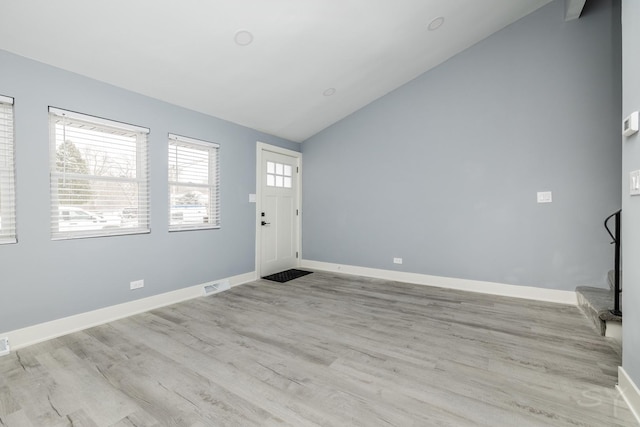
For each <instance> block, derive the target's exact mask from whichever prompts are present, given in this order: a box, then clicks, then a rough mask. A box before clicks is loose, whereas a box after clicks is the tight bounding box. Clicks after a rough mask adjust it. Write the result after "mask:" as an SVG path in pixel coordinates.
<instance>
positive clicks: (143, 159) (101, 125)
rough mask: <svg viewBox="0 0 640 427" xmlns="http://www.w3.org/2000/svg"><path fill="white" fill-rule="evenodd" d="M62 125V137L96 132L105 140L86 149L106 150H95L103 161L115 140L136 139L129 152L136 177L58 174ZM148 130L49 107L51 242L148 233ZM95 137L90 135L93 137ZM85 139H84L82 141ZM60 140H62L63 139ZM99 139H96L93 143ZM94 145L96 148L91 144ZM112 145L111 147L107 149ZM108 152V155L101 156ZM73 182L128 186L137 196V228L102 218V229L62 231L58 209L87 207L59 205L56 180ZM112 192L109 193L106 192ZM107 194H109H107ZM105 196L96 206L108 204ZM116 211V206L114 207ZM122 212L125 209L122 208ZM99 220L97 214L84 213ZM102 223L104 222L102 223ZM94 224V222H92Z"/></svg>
mask: <svg viewBox="0 0 640 427" xmlns="http://www.w3.org/2000/svg"><path fill="white" fill-rule="evenodd" d="M60 122H62V126H63V127H65V128H64V131H63V132H64V134H66V131H67V128H66V127H69V128H70V129H76V130H82V132H85V131H87V130H88V131H89V132H95V133H96V135H98V136H100V137H104V138H105V140H104V141H101V142H100V143H95V141H94V142H89V143H87V145H88V146H90V147H92V148H94V147H98V146H99V145H103V146H105V147H108V148H106V149H105V150H104V151H99V150H97V151H96V152H95V153H97V154H96V155H99V154H103V155H105V158H106V157H107V155H108V154H109V153H108V151H109V150H114V151H115V150H116V149H117V147H114V146H113V145H114V141H115V140H116V139H117V138H119V137H120V138H125V137H128V138H132V139H133V138H135V141H134V143H135V148H134V149H132V150H130V151H131V152H133V153H135V159H133V161H132V163H134V164H135V177H133V178H130V177H126V176H109V175H98V174H92V173H90V171H87V172H86V173H81V172H75V173H68V172H61V171H59V170H58V166H57V149H58V143H59V142H60V139H59V138H58V134H57V126H59V125H60ZM149 133H150V132H149V129H148V128H145V127H141V126H135V125H131V124H128V123H123V122H119V121H116V120H110V119H105V118H101V117H96V116H91V115H88V114H83V113H78V112H74V111H69V110H63V109H60V108H56V107H49V174H50V189H51V190H50V191H51V193H50V196H51V204H50V209H51V213H50V214H51V226H50V227H51V239H52V240H68V239H82V238H92V237H109V236H122V235H130V234H145V233H150V232H151V228H150V220H149V210H150V195H149V187H150V182H149ZM96 135H93V136H94V137H95V136H96ZM77 138H78V140H79V141H83V142H86V141H90V138H88V137H87V136H86V135H85V136H84V137H82V136H80V137H77ZM83 138H84V139H83ZM62 139H65V137H63V138H62ZM97 139H98V138H97V137H96V140H97ZM72 142H73V141H72ZM91 144H95V146H93V145H91ZM109 144H111V147H109ZM104 153H107V154H104ZM67 178H68V179H76V180H79V181H87V182H88V183H92V184H95V183H99V182H100V183H102V185H105V183H106V182H118V183H122V184H129V185H131V186H132V188H135V189H136V194H137V203H136V211H137V216H136V223H135V224H136V225H135V226H130V227H129V226H126V227H125V226H123V225H122V219H121V218H120V224H119V225H113V224H109V222H108V221H107V220H106V219H104V218H102V219H101V220H99V221H98V222H99V225H102V222H104V223H105V225H104V226H103V228H101V229H95V228H94V227H89V228H90V229H82V228H83V227H82V226H81V225H77V224H71V225H70V226H69V229H66V230H61V229H60V227H61V225H60V221H61V219H62V215H61V213H60V209H61V208H63V207H70V208H72V209H75V210H80V211H84V209H85V207H86V206H83V205H74V204H67V205H68V206H66V205H61V204H60V199H59V179H67ZM109 191H111V190H109ZM107 194H109V193H107ZM107 200H108V197H107V196H106V195H102V198H100V199H99V203H105V204H106V202H107ZM115 209H117V207H115ZM123 210H124V208H123ZM86 213H89V214H92V215H95V216H96V217H98V215H97V214H95V213H91V212H86ZM103 220H104V221H103ZM93 222H96V221H93ZM74 225H75V226H76V227H77V229H73V226H74Z"/></svg>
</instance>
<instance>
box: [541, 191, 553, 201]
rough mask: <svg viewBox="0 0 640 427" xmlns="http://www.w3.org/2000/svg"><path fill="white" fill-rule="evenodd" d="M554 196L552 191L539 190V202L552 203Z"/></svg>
mask: <svg viewBox="0 0 640 427" xmlns="http://www.w3.org/2000/svg"><path fill="white" fill-rule="evenodd" d="M551 202H553V196H552V194H551V191H538V203H551Z"/></svg>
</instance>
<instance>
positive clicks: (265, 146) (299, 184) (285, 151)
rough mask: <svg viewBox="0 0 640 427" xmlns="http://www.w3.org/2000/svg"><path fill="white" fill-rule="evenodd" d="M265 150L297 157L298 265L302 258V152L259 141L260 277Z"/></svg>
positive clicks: (257, 224) (257, 194)
mask: <svg viewBox="0 0 640 427" xmlns="http://www.w3.org/2000/svg"><path fill="white" fill-rule="evenodd" d="M264 151H270V152H272V153H278V154H284V155H285V156H291V157H295V158H296V160H297V162H298V173H296V179H297V192H298V194H297V199H298V202H297V203H298V205H297V206H296V209H298V216H297V217H296V225H295V226H296V229H297V231H298V241H297V242H296V244H297V246H298V261H297V265H298V266H300V260H301V259H302V227H301V224H302V153H300V152H298V151H293V150H288V149H286V148H281V147H277V146H275V145H271V144H266V143H264V142H260V141H258V142H257V143H256V221H255V223H256V277H257V278H258V279H259V278H260V277H262V272H261V271H260V270H261V269H262V259H261V248H262V233H261V232H260V227H261V225H260V212H262V180H261V178H262V176H261V174H262V153H263V152H264Z"/></svg>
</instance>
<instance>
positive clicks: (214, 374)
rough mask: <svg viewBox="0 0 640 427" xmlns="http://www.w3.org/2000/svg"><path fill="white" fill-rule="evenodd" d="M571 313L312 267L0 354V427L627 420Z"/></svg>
mask: <svg viewBox="0 0 640 427" xmlns="http://www.w3.org/2000/svg"><path fill="white" fill-rule="evenodd" d="M618 365H620V356H619V355H618V353H617V352H616V351H614V350H613V349H612V347H611V346H610V345H609V343H608V342H607V341H606V339H605V338H603V337H600V336H598V334H597V333H596V332H595V331H594V330H593V329H592V327H591V325H590V324H589V321H588V320H587V319H586V318H585V317H584V316H583V315H582V314H581V313H580V312H579V311H578V309H577V308H576V307H572V306H564V305H559V304H551V303H543V302H532V301H526V300H519V299H514V298H504V297H497V296H488V295H482V294H474V293H465V292H460V291H452V290H444V289H439V288H431V287H425V286H418V285H408V284H402V283H396V282H389V281H383V280H376V279H367V278H360V277H354V276H345V275H337V274H330V273H325V272H315V273H314V274H311V275H308V276H305V277H302V278H299V279H296V280H294V281H291V282H288V283H282V284H281V283H275V282H269V281H264V280H260V281H256V282H253V283H250V284H246V285H242V286H239V287H237V288H233V289H231V290H229V291H226V292H223V293H220V294H216V295H213V296H209V297H203V298H199V299H195V300H191V301H187V302H184V303H180V304H176V305H173V306H170V307H165V308H162V309H158V310H154V311H152V312H148V313H144V314H140V315H137V316H133V317H130V318H127V319H124V320H120V321H116V322H112V323H109V324H106V325H102V326H98V327H95V328H91V329H88V330H85V331H83V332H78V333H74V334H71V335H68V336H65V337H61V338H58V339H54V340H51V341H48V342H45V343H42V344H38V345H35V346H31V347H28V348H25V349H22V350H19V351H17V352H13V353H11V354H10V355H8V356H5V357H0V426H3V427H4V426H21V427H22V426H36V427H41V426H276V425H277V426H476V425H484V426H632V425H636V424H635V421H634V418H633V416H632V414H631V413H630V411H629V409H628V408H627V406H626V404H625V403H624V401H623V400H622V398H621V397H620V396H619V394H618V393H617V391H616V390H615V389H614V386H615V384H616V380H617V367H618Z"/></svg>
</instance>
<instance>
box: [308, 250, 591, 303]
mask: <svg viewBox="0 0 640 427" xmlns="http://www.w3.org/2000/svg"><path fill="white" fill-rule="evenodd" d="M301 267H302V268H310V269H313V270H324V271H331V272H334V273H344V274H353V275H357V276H365V277H373V278H377V279H385V280H393V281H397V282H405V283H413V284H416V285H427V286H436V287H439V288H447V289H457V290H461V291H469V292H479V293H483V294H491V295H501V296H506V297H515V298H525V299H531V300H537V301H547V302H555V303H560V304H570V305H577V304H578V301H577V298H576V293H575V292H572V291H561V290H557V289H545V288H537V287H532V286H517V285H507V284H503V283H494V282H483V281H479V280H468V279H456V278H452V277H441V276H429V275H426V274H418V273H407V272H403V271H392V270H380V269H377V268H368V267H357V266H353V265H341V264H331V263H326V262H319V261H311V260H306V259H305V260H302V264H301Z"/></svg>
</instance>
